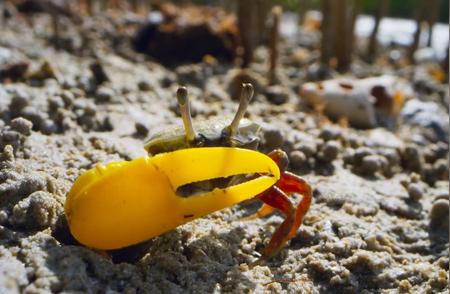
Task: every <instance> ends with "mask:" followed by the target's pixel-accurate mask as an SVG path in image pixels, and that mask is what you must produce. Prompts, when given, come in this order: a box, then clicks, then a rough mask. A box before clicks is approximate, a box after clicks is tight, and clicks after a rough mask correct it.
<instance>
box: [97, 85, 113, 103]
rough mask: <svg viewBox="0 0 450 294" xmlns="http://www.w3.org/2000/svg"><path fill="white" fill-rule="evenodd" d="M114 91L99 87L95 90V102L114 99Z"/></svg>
mask: <svg viewBox="0 0 450 294" xmlns="http://www.w3.org/2000/svg"><path fill="white" fill-rule="evenodd" d="M114 94H115V93H114V90H113V89H111V88H108V87H100V88H99V89H98V90H97V93H96V95H95V98H96V100H97V102H108V101H111V99H112V97H114Z"/></svg>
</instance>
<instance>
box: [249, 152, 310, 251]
mask: <svg viewBox="0 0 450 294" xmlns="http://www.w3.org/2000/svg"><path fill="white" fill-rule="evenodd" d="M268 155H269V157H270V158H272V160H274V161H275V162H276V163H277V165H278V167H279V168H280V172H281V176H280V179H279V180H278V182H277V183H276V184H275V185H274V186H272V187H270V188H269V189H268V190H266V191H264V192H263V193H261V194H260V195H258V196H257V197H258V198H259V199H260V200H262V201H263V202H264V204H263V206H262V207H261V209H260V210H259V211H258V212H257V213H256V215H257V216H265V215H267V214H269V213H271V212H272V211H273V209H278V210H280V211H281V212H283V213H284V214H285V216H286V218H285V220H284V221H283V223H282V224H281V225H280V226H279V227H278V228H277V230H276V231H275V233H274V234H273V236H272V238H271V240H270V241H269V244H268V245H267V246H266V248H264V252H263V256H262V259H268V258H270V257H272V256H274V255H275V254H277V253H278V252H279V251H280V250H281V249H282V248H283V246H284V245H285V244H286V242H288V241H289V240H290V239H292V238H293V237H294V236H295V235H296V234H297V230H298V228H299V227H300V225H301V223H302V219H303V216H304V215H305V214H306V212H307V211H308V209H309V206H310V205H311V199H312V193H311V187H310V186H309V184H308V183H307V182H306V181H305V180H304V179H302V178H301V177H299V176H297V175H295V174H293V173H290V172H288V171H285V169H286V167H287V165H288V158H287V155H286V153H285V152H283V151H281V150H274V151H272V152H271V153H269V154H268ZM293 193H298V194H300V195H302V200H301V201H300V202H299V204H298V205H297V208H295V207H294V206H293V205H292V203H291V201H290V200H289V199H288V195H291V194H293Z"/></svg>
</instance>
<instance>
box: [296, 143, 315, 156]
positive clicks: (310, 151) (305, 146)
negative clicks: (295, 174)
mask: <svg viewBox="0 0 450 294" xmlns="http://www.w3.org/2000/svg"><path fill="white" fill-rule="evenodd" d="M297 149H298V150H299V151H301V152H303V153H304V154H305V156H306V157H312V156H313V155H314V154H316V152H317V145H316V144H315V143H313V142H303V143H300V144H299V145H298V146H297Z"/></svg>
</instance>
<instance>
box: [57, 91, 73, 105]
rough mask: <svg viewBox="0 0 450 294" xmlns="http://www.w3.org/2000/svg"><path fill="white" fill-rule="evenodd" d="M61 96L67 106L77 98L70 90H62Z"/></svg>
mask: <svg viewBox="0 0 450 294" xmlns="http://www.w3.org/2000/svg"><path fill="white" fill-rule="evenodd" d="M60 96H61V98H62V100H63V101H64V104H65V105H66V106H70V105H72V104H73V101H74V100H75V95H74V94H73V93H72V92H71V91H68V90H64V91H62V92H61V94H60Z"/></svg>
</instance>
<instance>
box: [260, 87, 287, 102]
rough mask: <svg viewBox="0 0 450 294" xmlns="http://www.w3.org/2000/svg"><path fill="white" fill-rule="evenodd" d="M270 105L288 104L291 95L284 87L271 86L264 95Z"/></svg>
mask: <svg viewBox="0 0 450 294" xmlns="http://www.w3.org/2000/svg"><path fill="white" fill-rule="evenodd" d="M264 94H265V95H266V97H267V100H269V102H270V103H272V104H275V105H281V104H283V103H286V102H287V101H288V99H289V94H288V93H287V92H286V90H285V89H284V88H283V87H282V86H278V85H276V86H270V87H267V88H266V91H265V93H264Z"/></svg>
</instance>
